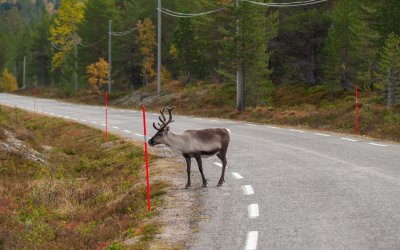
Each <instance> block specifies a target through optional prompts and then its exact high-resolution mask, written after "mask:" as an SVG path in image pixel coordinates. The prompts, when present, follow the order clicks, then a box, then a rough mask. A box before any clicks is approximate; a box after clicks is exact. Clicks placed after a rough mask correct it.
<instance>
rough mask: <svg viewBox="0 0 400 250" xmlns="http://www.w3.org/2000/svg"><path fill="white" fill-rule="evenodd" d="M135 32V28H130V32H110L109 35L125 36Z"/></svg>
mask: <svg viewBox="0 0 400 250" xmlns="http://www.w3.org/2000/svg"><path fill="white" fill-rule="evenodd" d="M135 30H137V28H136V27H135V28H132V29H130V30H127V31H121V32H111V35H112V36H125V35H128V34H129V33H131V32H133V31H135ZM109 34H110V33H109Z"/></svg>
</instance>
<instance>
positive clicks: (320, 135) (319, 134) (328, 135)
mask: <svg viewBox="0 0 400 250" xmlns="http://www.w3.org/2000/svg"><path fill="white" fill-rule="evenodd" d="M314 135H319V136H325V137H328V136H330V135H327V134H321V133H314Z"/></svg>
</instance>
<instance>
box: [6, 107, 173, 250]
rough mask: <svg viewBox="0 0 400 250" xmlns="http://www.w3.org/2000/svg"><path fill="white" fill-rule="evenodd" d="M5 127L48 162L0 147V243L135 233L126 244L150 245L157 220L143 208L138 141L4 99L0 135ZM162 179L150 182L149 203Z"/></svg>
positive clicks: (99, 243) (32, 244)
mask: <svg viewBox="0 0 400 250" xmlns="http://www.w3.org/2000/svg"><path fill="white" fill-rule="evenodd" d="M5 130H7V131H9V132H11V133H14V134H15V137H16V138H17V139H19V140H21V141H23V142H24V143H26V145H28V146H29V147H30V148H33V149H35V150H37V151H38V152H39V153H41V154H42V155H43V156H44V158H45V161H46V162H45V163H44V164H42V163H39V162H35V161H32V160H28V159H27V158H25V157H24V156H23V154H22V153H21V154H19V153H13V154H10V153H7V152H5V151H4V150H1V147H0V249H3V248H4V249H103V248H107V249H126V247H122V244H121V243H120V242H121V240H124V239H126V238H128V237H135V236H141V237H142V238H141V240H140V241H139V242H138V243H137V244H135V245H132V246H130V247H129V249H144V248H148V246H149V244H150V242H151V240H152V239H153V237H154V235H155V234H156V233H157V232H158V230H159V228H160V225H159V224H158V223H156V222H154V221H153V220H152V218H154V216H155V215H156V213H157V212H154V211H152V212H150V213H148V212H147V199H146V198H147V196H146V188H145V184H144V181H143V164H144V159H143V153H142V148H141V147H138V146H135V145H134V144H133V143H131V142H128V141H125V140H122V139H120V138H119V137H117V136H111V137H110V141H109V142H108V143H105V142H104V134H103V132H101V131H99V130H96V129H93V128H90V127H87V126H84V125H80V124H76V123H72V122H68V121H65V120H62V119H57V118H49V117H45V116H39V115H36V116H35V117H33V115H32V114H30V113H27V112H24V111H22V110H19V109H12V108H8V107H4V106H3V107H1V111H0V141H4V140H5V138H6V136H5V134H4V131H5ZM154 160H155V158H154V157H152V156H150V161H154ZM167 186H168V184H167V183H165V182H161V181H158V182H155V183H153V184H152V203H153V205H154V206H155V207H157V206H159V205H161V203H162V200H161V197H162V195H163V194H164V193H165V191H164V189H165V188H166V187H167Z"/></svg>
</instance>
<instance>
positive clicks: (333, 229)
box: [0, 94, 400, 249]
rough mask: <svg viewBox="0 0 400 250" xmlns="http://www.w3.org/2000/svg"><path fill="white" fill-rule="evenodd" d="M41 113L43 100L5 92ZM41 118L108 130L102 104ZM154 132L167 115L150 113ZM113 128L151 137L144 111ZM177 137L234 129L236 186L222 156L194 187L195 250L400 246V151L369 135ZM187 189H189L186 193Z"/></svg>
mask: <svg viewBox="0 0 400 250" xmlns="http://www.w3.org/2000/svg"><path fill="white" fill-rule="evenodd" d="M0 104H7V105H10V106H14V105H17V106H18V107H19V108H23V109H28V110H31V111H32V108H33V99H32V98H29V97H21V96H14V95H8V94H0ZM36 111H37V112H38V113H42V114H45V115H52V116H56V117H57V116H58V117H62V118H64V119H71V120H75V121H77V122H80V123H84V124H88V125H90V126H93V127H97V128H100V129H105V127H104V122H105V118H104V117H105V116H104V115H105V111H104V109H103V108H101V107H95V106H87V105H76V104H68V103H62V102H58V101H54V100H46V99H38V100H37V104H36ZM147 117H148V123H147V125H148V128H147V129H148V131H149V132H148V134H149V137H150V136H151V135H152V134H153V133H154V129H153V128H152V126H151V124H152V122H153V121H156V119H157V118H158V114H154V113H148V114H147ZM109 119H110V121H109V124H110V130H111V131H112V132H113V133H118V134H120V135H122V136H124V137H129V138H133V139H135V140H143V136H142V134H143V132H142V131H143V128H142V120H141V113H140V112H138V111H133V110H119V109H110V111H109ZM174 120H175V122H174V123H173V124H171V126H170V127H171V130H172V131H174V132H178V133H179V132H182V131H184V130H186V129H200V128H208V127H226V128H229V129H230V130H231V131H232V137H231V144H230V147H229V149H228V156H227V159H228V168H227V172H226V177H225V180H226V183H225V185H224V186H223V187H222V188H218V187H216V184H217V182H218V179H219V177H220V173H221V168H220V166H219V165H220V164H218V163H219V160H218V159H217V158H216V157H213V158H209V159H207V160H205V161H204V164H203V165H204V172H205V176H206V178H207V179H208V182H209V187H208V188H200V185H201V181H200V179H201V178H200V174H199V172H198V170H197V167H196V163H195V161H193V164H194V165H193V166H192V180H193V184H192V189H191V190H188V192H200V193H201V194H202V195H201V197H202V198H201V205H202V207H203V208H204V211H202V216H201V219H200V220H199V221H198V222H197V224H196V226H197V229H196V230H195V231H196V233H195V234H194V238H193V240H192V241H191V242H190V243H188V246H187V247H188V248H189V249H256V248H257V249H400V213H399V211H400V145H399V144H395V143H388V142H379V141H376V140H372V139H367V138H363V137H353V136H348V135H342V134H335V133H327V132H321V131H308V130H296V129H290V128H280V127H275V126H266V125H257V124H251V123H245V122H235V121H228V120H221V119H208V118H193V117H188V116H177V115H175V116H174ZM184 185H185V183H182V188H184Z"/></svg>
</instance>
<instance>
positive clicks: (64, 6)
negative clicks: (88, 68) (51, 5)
mask: <svg viewBox="0 0 400 250" xmlns="http://www.w3.org/2000/svg"><path fill="white" fill-rule="evenodd" d="M84 12H85V5H84V3H83V2H82V1H81V0H63V1H62V2H61V7H60V9H59V10H58V11H57V15H56V17H55V19H54V21H53V24H52V25H51V27H50V42H52V43H53V44H54V46H56V47H57V49H56V51H55V53H54V55H53V58H52V69H53V70H55V69H57V68H60V67H61V65H62V64H63V63H64V62H65V59H66V57H67V55H68V54H69V53H70V52H71V50H72V48H73V46H74V43H75V42H78V41H77V39H78V37H77V35H76V33H77V30H78V25H79V24H80V23H81V22H82V21H83V18H84Z"/></svg>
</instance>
